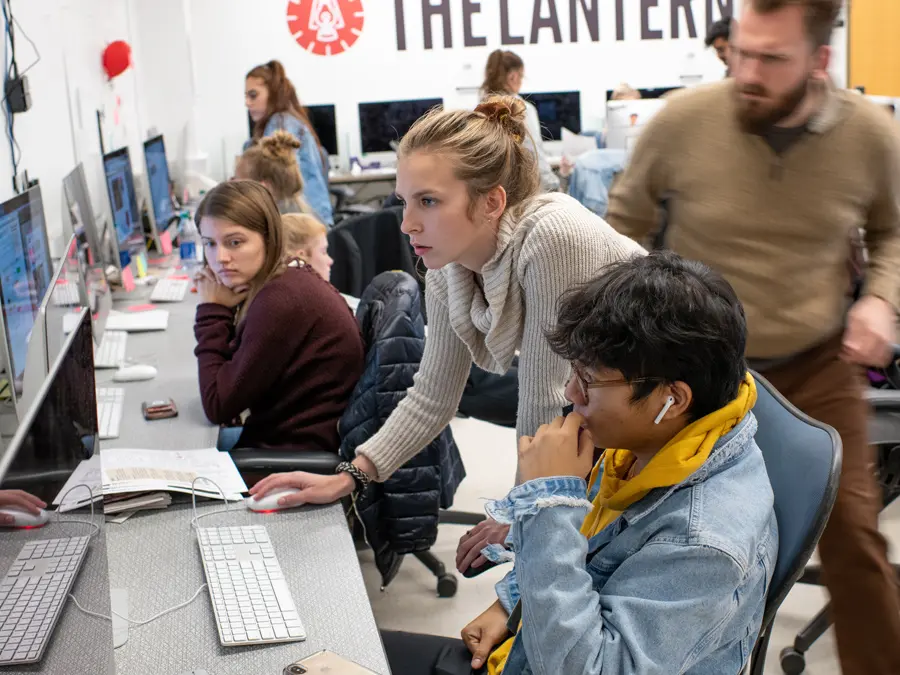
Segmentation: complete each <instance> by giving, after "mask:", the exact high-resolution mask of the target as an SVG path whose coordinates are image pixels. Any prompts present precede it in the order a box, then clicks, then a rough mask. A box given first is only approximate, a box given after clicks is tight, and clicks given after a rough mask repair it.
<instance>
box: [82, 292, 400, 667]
mask: <svg viewBox="0 0 900 675" xmlns="http://www.w3.org/2000/svg"><path fill="white" fill-rule="evenodd" d="M144 295H147V296H149V289H146V290H145V289H142V290H139V291H137V292H135V293H134V294H132V297H130V298H128V300H126V301H124V302H127V303H134V304H140V303H142V302H146V299H145V298H144V297H143V296H144ZM117 304H118V306H117V307H116V309H121V308H122V306H123V301H120V302H119V303H117ZM196 305H197V296H196V295H189V296H188V297H187V298H186V299H185V300H184V301H183V302H181V303H172V304H165V305H160V307H161V308H164V309H167V310H168V311H169V312H170V317H169V328H168V330H167V331H165V332H164V333H143V334H140V333H133V334H131V335H129V338H128V340H129V342H128V349H127V354H126V357H127V358H129V359H133V360H134V361H135V362H137V363H148V364H150V365H153V366H155V367H156V368H157V370H158V375H157V377H156V378H155V379H153V380H148V381H144V382H129V383H122V384H113V383H111V382H110V380H111V373H109V374H106V373H104V372H102V371H101V372H100V373H99V374H98V378H97V380H98V386H120V387H123V388H124V389H125V414H124V416H123V419H122V427H121V428H122V432H121V436H120V438H118V439H115V440H113V441H104V442H102V446H101V447H106V448H110V447H119V448H126V447H131V448H158V449H172V450H181V449H191V448H201V447H213V446H214V445H215V442H216V436H217V432H218V430H217V428H216V426H214V425H212V424H210V423H209V422H208V421H207V420H206V418H205V416H204V414H203V409H202V406H201V404H200V400H199V389H198V384H197V365H196V360H195V358H194V355H193V349H194V345H195V340H194V335H193V319H194V312H195V308H196ZM159 398H173V399H174V400H175V402H176V404H177V406H178V409H179V416H178V417H177V418H174V419H168V420H159V421H154V422H147V421H145V420H144V418H143V416H142V415H141V403H142V402H143V401H150V400H155V399H159ZM222 508H223V505H222V503H221V502H203V503H201V504H200V505H199V506H198V513H203V514H205V513H211V512H214V511H216V510H219V509H222ZM191 517H192V514H191V505H190V503H189V500H188V502H187V503H185V502H184V501H183V500H177V499H176V503H175V504H173V505H172V506H170V507H169V508H168V509H164V510H160V511H145V512H139V513H137V514H135V515H133V516H132V517H131V518H129V519H128V520H127V521H126V522H124V523H122V524H120V525H116V524H108V525H107V526H106V538H107V546H108V551H109V574H110V584H111V586H112V588H114V589H116V588H120V589H126V590H127V591H128V599H129V601H128V604H129V613H130V616H131V617H132V618H134V619H138V620H140V619H146V618H149V617H151V616H153V615H154V614H156V613H158V612H161V611H163V610H165V609H168V608H170V607H174V606H176V605H178V604H180V603H183V602H185V601H187V600H188V599H189V598H190V597H191V596H192V595H193V594H194V593H195V592H196V591H197V589H198V588H199V587H200V586H201V584H202V583H204V575H203V566H202V563H201V561H200V552H199V548H198V546H197V542H196V538H195V536H194V533H193V530H192V529H191ZM251 523H252V524H263V525H265V526H266V527H267V529H268V531H269V535H270V537H271V539H272V543H273V546H274V548H275V553H276V555H277V556H278V560H279V562H280V564H281V568H282V571H283V572H284V575H285V578H286V580H287V582H288V585H289V586H290V589H291V592H292V594H293V597H294V601H295V602H296V604H297V610H298V612H299V614H300V618H301V620H302V622H303V625H304V628H305V629H306V633H307V639H306V641H304V642H293V643H287V644H284V645H274V646H255V647H222V646H220V644H219V640H218V634H217V632H216V624H215V617H214V614H213V610H212V607H211V605H210V600H209V595H208V594H207V593H206V591H205V590H204V591H203V592H202V593H201V594H200V595H199V596H198V597H197V598H196V599H195V600H194V601H193V602H192V603H191V604H190V605H188V606H187V607H184V608H182V609H179V610H175V611H173V612H172V613H170V614H167V615H166V616H163V617H161V618H159V619H157V620H156V621H154V622H152V623H150V624H147V625H145V626H140V627H131V628H130V630H129V638H128V641H127V642H126V643H125V644H124V645H123V646H122V647H120V648H119V649H117V650H116V652H115V660H116V666H117V668H118V672H119V673H123V674H124V673H145V672H151V671H148V670H147V668H148V667H150V666H151V664H152V672H153V673H154V675H157V674H158V675H180V674H181V673H184V672H190V671H191V670H192V669H205V670H206V671H207V672H208V673H209V675H247V674H249V673H260V674H268V673H272V674H273V675H280V673H281V672H282V669H283V668H284V667H285V666H286V665H288V664H289V663H291V662H293V661H295V660H297V659H299V658H301V657H303V656H306V655H308V654H311V653H313V652H315V651H318V650H321V649H330V650H331V651H334V652H336V653H338V654H340V655H342V656H344V657H345V658H348V659H351V660H353V661H356V662H358V663H359V664H361V665H363V666H365V667H367V668H370V669H371V670H373V671H375V672H376V673H383V674H385V675H387V674H388V673H389V672H390V671H389V669H388V665H387V661H386V658H385V655H384V649H383V647H382V644H381V639H380V637H379V634H378V629H377V627H376V625H375V619H374V617H373V615H372V609H371V606H370V605H369V600H368V597H367V595H366V591H365V587H364V585H363V580H362V573H361V571H360V569H359V563H358V561H357V557H356V550H355V547H354V545H353V541H352V539H351V537H350V533H349V530H348V527H347V523H346V520H345V519H344V515H343V511H342V508H341V506H340V505H338V504H334V505H331V506H325V507H307V508H302V509H294V510H290V511H285V512H280V513H274V514H266V515H262V514H252V515H251V513H250V512H249V511H248V510H247V509H246V508H245V507H244V506H243V504H233V505H232V508H231V511H230V512H227V513H222V514H216V515H210V516H208V517H204V518H203V519H201V520H200V521H199V525H201V526H203V527H210V526H221V525H246V524H251Z"/></svg>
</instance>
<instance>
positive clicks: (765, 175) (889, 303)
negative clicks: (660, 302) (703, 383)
mask: <svg viewBox="0 0 900 675" xmlns="http://www.w3.org/2000/svg"><path fill="white" fill-rule="evenodd" d="M743 5H744V9H743V14H742V16H741V20H740V23H739V24H738V25H737V29H736V31H735V34H734V36H733V40H732V43H731V49H732V55H731V64H732V75H733V77H732V78H731V79H728V80H726V81H723V82H718V83H715V84H713V85H710V86H706V87H700V88H697V89H694V90H691V91H686V92H683V93H680V94H678V95H675V96H673V97H672V98H671V99H670V101H669V103H668V105H667V106H666V107H665V109H664V110H662V111H660V112H659V113H658V114H657V115H656V116H655V117H654V118H653V119H652V120H651V121H650V123H649V124H648V125H647V126H646V128H645V129H644V132H643V133H642V134H641V138H640V139H639V140H638V143H637V147H636V148H635V151H634V154H633V156H632V157H631V161H630V162H629V165H628V168H627V169H626V170H625V173H624V174H623V175H622V177H621V178H620V179H619V180H618V181H617V182H616V184H615V185H614V186H613V189H612V192H611V196H610V203H609V209H608V211H607V214H606V218H607V220H608V222H609V223H610V224H611V225H612V226H613V227H615V228H616V229H617V230H618V231H619V232H622V233H623V234H627V235H628V236H630V237H632V238H633V239H636V240H645V238H646V237H647V236H649V235H652V234H653V232H654V231H656V230H657V229H658V228H657V222H658V221H657V215H658V205H659V203H660V200H661V199H662V198H663V197H664V196H666V195H670V200H671V208H670V209H669V224H668V227H667V229H666V230H665V232H664V233H663V236H664V244H665V246H666V247H668V248H670V249H672V250H674V251H675V252H676V253H679V254H680V255H683V256H685V257H687V258H692V259H695V260H699V261H701V262H704V263H706V264H708V265H709V266H711V267H713V268H714V269H716V270H717V271H719V272H720V273H722V274H723V275H724V276H725V278H726V279H727V280H728V281H729V282H730V283H731V285H732V286H733V287H734V289H735V291H736V292H737V294H738V297H739V298H740V300H741V302H742V303H743V305H744V308H745V310H746V313H747V328H748V332H749V339H748V343H747V357H748V359H749V361H750V366H751V368H753V369H754V370H756V371H757V372H760V373H762V375H764V376H765V377H766V378H767V379H768V380H769V381H770V382H771V383H772V384H773V385H774V386H775V387H777V388H778V390H779V391H780V392H781V393H782V394H784V395H785V396H786V397H787V398H788V400H790V401H791V402H792V403H793V404H794V405H795V406H797V407H798V408H799V409H800V410H802V411H803V412H804V413H806V414H807V415H809V416H810V417H812V418H814V419H817V420H821V421H822V422H824V423H826V424H828V425H830V426H832V427H834V428H835V429H837V431H838V433H840V435H841V439H842V442H843V467H842V470H841V483H840V489H839V491H838V496H837V501H836V503H835V505H834V510H833V511H832V513H831V518H830V520H829V522H828V527H827V528H826V529H825V534H824V535H823V537H822V540H821V542H820V544H819V552H820V554H821V558H822V570H823V577H824V581H825V585H826V586H827V588H828V591H829V593H830V595H831V609H830V615H831V617H832V619H833V620H834V628H835V635H836V637H837V648H838V655H839V657H840V661H841V668H842V670H843V673H844V675H896V674H897V673H900V596H898V593H897V579H896V575H895V573H894V570H893V569H892V567H891V565H890V564H889V562H888V556H887V543H886V542H885V539H884V537H883V536H882V535H881V533H880V532H879V531H878V513H879V511H880V510H881V506H882V495H881V490H880V489H879V487H878V485H877V483H876V480H875V475H874V473H873V467H874V465H875V456H874V452H873V450H872V448H871V447H870V446H869V441H868V420H869V406H868V404H867V402H866V397H865V387H866V386H867V385H866V383H865V377H864V372H863V366H878V365H884V364H885V363H887V362H888V361H889V360H890V356H891V346H892V344H893V343H894V342H895V341H896V321H897V307H898V303H900V137H898V132H897V127H896V124H895V123H894V122H893V121H892V120H891V119H890V118H888V116H887V115H885V114H884V112H883V110H881V109H880V108H879V107H878V106H877V105H875V104H873V103H872V102H871V101H867V100H866V99H865V98H863V97H861V96H858V95H855V94H851V93H849V92H846V91H843V90H838V89H835V88H834V86H833V85H832V84H831V83H830V82H829V79H828V77H827V71H828V66H829V61H830V57H831V47H830V46H829V43H830V41H831V35H832V30H833V26H834V22H835V20H836V19H837V17H838V13H839V12H840V8H841V2H840V0H748V1H747V2H744V3H743ZM859 229H863V230H865V243H866V248H867V249H868V253H869V259H868V264H867V266H866V270H865V286H864V287H863V289H862V291H861V296H860V299H859V300H857V301H856V302H855V303H853V304H852V306H851V305H850V302H848V298H847V289H848V287H849V285H850V274H849V272H848V269H849V266H848V264H847V263H848V259H849V258H850V255H851V237H852V235H853V233H854V232H857V231H858V230H859Z"/></svg>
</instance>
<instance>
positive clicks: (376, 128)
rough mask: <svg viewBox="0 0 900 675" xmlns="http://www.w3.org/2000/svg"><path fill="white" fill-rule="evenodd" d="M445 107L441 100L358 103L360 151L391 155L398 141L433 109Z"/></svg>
mask: <svg viewBox="0 0 900 675" xmlns="http://www.w3.org/2000/svg"><path fill="white" fill-rule="evenodd" d="M442 105H444V100H443V99H440V98H425V99H419V100H416V101H386V102H381V103H360V104H359V131H360V136H361V137H362V151H363V152H391V150H392V148H391V141H399V140H400V139H401V138H403V136H404V135H405V134H406V132H407V131H409V128H410V127H411V126H412V125H413V124H415V122H416V120H417V119H419V118H420V117H422V115H424V114H425V113H427V112H428V111H429V110H431V109H432V108H437V107H439V106H442Z"/></svg>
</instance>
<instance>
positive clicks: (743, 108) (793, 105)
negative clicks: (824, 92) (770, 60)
mask: <svg viewBox="0 0 900 675" xmlns="http://www.w3.org/2000/svg"><path fill="white" fill-rule="evenodd" d="M809 82H810V78H808V77H807V78H804V79H803V81H802V82H801V83H800V84H799V85H798V86H797V87H796V88H795V89H792V90H791V91H789V92H788V93H787V94H785V95H784V96H782V97H781V98H779V99H777V100H776V101H775V104H774V105H771V104H767V103H763V102H760V101H749V100H745V99H743V98H742V97H741V93H747V94H756V95H759V96H767V95H768V92H767V91H766V90H765V89H764V88H763V87H759V86H754V85H747V86H745V87H743V88H741V87H737V88H736V89H735V96H737V117H738V123H740V125H741V128H742V129H743V130H744V131H746V132H747V133H750V134H757V135H762V134H764V133H766V132H767V131H769V130H770V129H771V128H772V127H774V126H775V125H776V124H778V123H779V122H781V121H782V120H784V119H786V118H788V117H790V116H791V115H793V114H794V112H795V111H796V110H797V108H799V107H800V105H801V104H802V103H803V101H804V99H805V98H806V94H807V92H808V91H809Z"/></svg>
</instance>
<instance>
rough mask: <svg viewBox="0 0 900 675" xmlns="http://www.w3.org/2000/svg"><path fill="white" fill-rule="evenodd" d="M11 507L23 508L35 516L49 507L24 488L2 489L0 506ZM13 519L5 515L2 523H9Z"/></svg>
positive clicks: (0, 491)
mask: <svg viewBox="0 0 900 675" xmlns="http://www.w3.org/2000/svg"><path fill="white" fill-rule="evenodd" d="M5 507H11V508H15V509H21V510H22V511H25V512H26V513H30V514H32V515H34V516H36V515H38V514H39V513H40V512H41V509H45V508H47V504H46V502H44V501H43V500H41V499H38V498H37V497H35V496H34V495H32V494H29V493H27V492H25V491H24V490H0V508H5ZM12 521H13V518H12V517H11V516H3V518H2V520H0V524H9V523H11V522H12Z"/></svg>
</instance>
